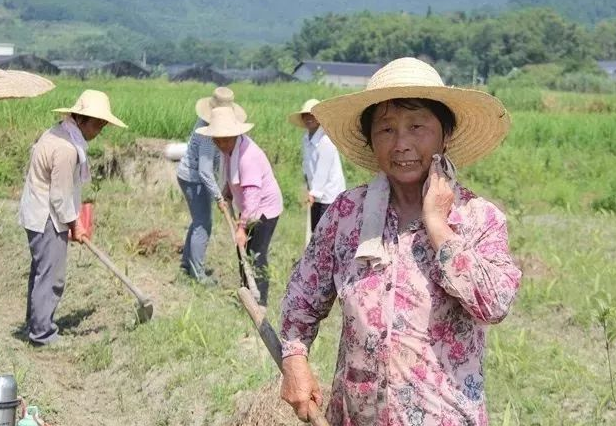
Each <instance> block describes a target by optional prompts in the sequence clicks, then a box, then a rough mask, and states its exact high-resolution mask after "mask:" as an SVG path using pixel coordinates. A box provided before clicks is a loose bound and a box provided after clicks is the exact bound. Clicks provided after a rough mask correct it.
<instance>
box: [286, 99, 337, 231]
mask: <svg viewBox="0 0 616 426" xmlns="http://www.w3.org/2000/svg"><path fill="white" fill-rule="evenodd" d="M318 103H319V100H318V99H309V100H307V101H306V102H305V103H304V105H303V106H302V109H301V110H300V111H297V112H294V113H292V114H290V115H289V122H290V123H291V124H294V125H296V126H297V127H300V128H302V129H305V132H304V135H303V138H302V155H303V159H302V168H303V169H304V177H305V180H306V185H307V186H308V203H309V204H310V229H311V231H312V232H314V228H315V227H316V226H317V224H318V223H319V220H321V216H323V214H324V213H325V210H327V208H328V207H329V205H330V204H331V203H333V202H334V200H335V199H336V197H337V196H338V194H340V193H341V192H342V191H344V190H345V189H346V183H345V181H344V173H343V171H342V163H341V162H340V155H339V154H338V149H337V148H336V146H335V145H334V144H333V143H332V141H331V140H330V139H329V136H327V135H326V134H325V131H324V130H323V128H322V127H321V123H319V120H317V119H316V118H315V116H314V115H312V113H311V110H312V108H313V107H314V106H315V105H317V104H318Z"/></svg>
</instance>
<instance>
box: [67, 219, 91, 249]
mask: <svg viewBox="0 0 616 426" xmlns="http://www.w3.org/2000/svg"><path fill="white" fill-rule="evenodd" d="M68 227H69V231H70V232H69V238H70V240H71V241H75V242H77V243H79V244H83V239H84V238H87V237H88V234H87V232H86V230H85V228H84V227H83V226H81V222H79V219H77V220H74V221H73V222H71V223H69V224H68Z"/></svg>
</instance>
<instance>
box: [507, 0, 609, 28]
mask: <svg viewBox="0 0 616 426" xmlns="http://www.w3.org/2000/svg"><path fill="white" fill-rule="evenodd" d="M507 6H508V7H509V8H511V9H520V8H527V7H549V8H551V9H554V10H555V11H557V12H560V13H561V14H562V15H564V16H566V17H568V18H570V19H572V20H574V21H577V22H581V23H585V24H596V23H597V22H600V21H603V20H606V19H610V18H613V17H615V16H616V0H509V2H508V4H507Z"/></svg>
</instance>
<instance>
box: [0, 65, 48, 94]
mask: <svg viewBox="0 0 616 426" xmlns="http://www.w3.org/2000/svg"><path fill="white" fill-rule="evenodd" d="M54 87H56V85H55V84H53V83H52V82H51V81H49V80H47V79H46V78H44V77H41V76H38V75H36V74H31V73H29V72H25V71H13V70H10V71H4V70H3V71H1V72H0V99H15V98H32V97H34V96H39V95H42V94H43V93H47V92H48V91H50V90H51V89H53V88H54Z"/></svg>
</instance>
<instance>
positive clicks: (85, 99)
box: [53, 90, 128, 128]
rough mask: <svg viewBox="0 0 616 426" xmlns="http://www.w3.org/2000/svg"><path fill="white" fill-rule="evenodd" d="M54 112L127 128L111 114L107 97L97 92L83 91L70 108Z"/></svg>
mask: <svg viewBox="0 0 616 426" xmlns="http://www.w3.org/2000/svg"><path fill="white" fill-rule="evenodd" d="M53 111H54V112H60V113H63V114H79V115H85V116H87V117H94V118H99V119H101V120H105V121H106V122H108V123H110V124H113V125H115V126H118V127H124V128H126V127H128V126H127V125H126V124H124V123H123V122H122V120H120V119H119V118H118V117H116V116H115V115H113V114H112V113H111V104H110V103H109V97H107V95H106V94H104V93H103V92H99V91H98V90H85V91H84V92H83V93H82V94H81V96H79V98H78V99H77V102H75V105H73V106H72V107H71V108H58V109H54V110H53Z"/></svg>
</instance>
